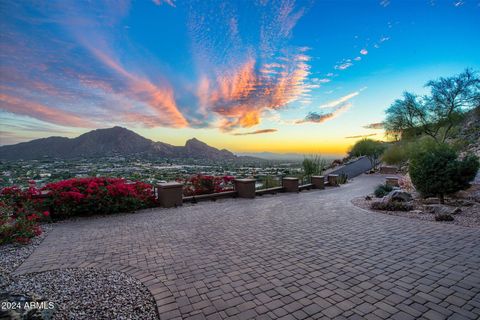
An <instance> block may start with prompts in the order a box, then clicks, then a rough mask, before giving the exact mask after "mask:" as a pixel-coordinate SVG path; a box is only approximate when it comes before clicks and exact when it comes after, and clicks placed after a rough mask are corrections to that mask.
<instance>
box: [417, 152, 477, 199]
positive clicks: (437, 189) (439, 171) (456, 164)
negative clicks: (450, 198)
mask: <svg viewBox="0 0 480 320" xmlns="http://www.w3.org/2000/svg"><path fill="white" fill-rule="evenodd" d="M478 168H479V162H478V158H477V157H476V156H473V155H469V156H467V157H465V158H464V159H462V160H459V159H458V156H457V153H456V152H455V150H453V149H452V148H451V147H449V146H448V145H446V144H437V145H433V146H429V147H428V148H425V149H423V150H419V151H418V153H416V154H414V155H412V158H411V161H410V166H409V173H410V177H411V179H412V182H413V184H414V186H415V188H416V189H417V190H418V191H419V192H420V193H421V194H422V195H423V196H425V197H428V196H438V197H439V199H440V202H441V203H444V199H445V195H447V194H451V193H454V192H457V191H459V190H464V189H466V188H468V187H469V186H470V184H469V182H470V181H472V180H473V179H474V178H475V175H476V174H477V171H478Z"/></svg>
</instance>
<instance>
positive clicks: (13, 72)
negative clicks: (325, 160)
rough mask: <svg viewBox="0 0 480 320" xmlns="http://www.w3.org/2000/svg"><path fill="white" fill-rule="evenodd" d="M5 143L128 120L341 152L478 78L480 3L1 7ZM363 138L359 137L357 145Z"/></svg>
mask: <svg viewBox="0 0 480 320" xmlns="http://www.w3.org/2000/svg"><path fill="white" fill-rule="evenodd" d="M0 8H1V11H0V14H1V19H0V20H1V22H0V26H1V30H2V34H1V35H0V48H1V50H0V54H1V57H0V125H1V128H0V144H11V143H16V142H21V141H26V140H31V139H33V138H39V137H46V136H51V135H61V136H70V137H72V136H76V135H78V134H80V133H83V132H87V131H89V130H91V129H93V128H105V127H111V126H114V125H121V126H125V127H128V128H130V129H133V130H134V131H136V132H138V133H140V134H142V135H144V136H146V137H148V138H151V139H152V140H157V141H164V142H167V143H172V144H175V145H181V144H183V143H184V142H185V140H186V139H188V138H191V137H194V136H195V137H197V138H199V139H201V140H203V141H205V142H207V143H209V144H211V145H214V146H216V147H219V148H228V149H230V150H232V151H237V152H249V151H250V152H255V151H273V152H300V153H311V152H318V153H325V154H342V153H344V152H345V151H346V150H347V148H348V146H349V145H351V144H353V143H354V142H355V139H358V138H359V137H361V136H367V135H368V136H371V137H373V138H376V139H382V138H383V131H382V130H381V129H378V128H377V129H375V128H366V126H368V125H369V124H371V123H378V122H381V121H382V119H383V117H384V110H385V109H386V108H387V107H388V106H389V104H390V103H392V102H393V100H394V99H395V98H397V97H399V96H400V95H401V94H402V92H403V91H405V90H410V91H414V92H417V93H420V94H421V93H425V89H424V88H423V85H424V84H425V82H426V81H428V80H430V79H435V78H438V77H440V76H449V75H453V74H455V73H459V72H461V71H462V70H463V69H465V68H467V67H470V68H473V69H475V70H480V58H479V56H480V55H479V54H478V53H479V52H480V37H479V36H478V34H479V32H480V19H479V17H480V1H478V0H475V1H467V0H465V1H459V0H457V1H450V0H445V1H438V0H437V1H434V0H425V1H423V0H417V1H405V0H402V1H400V0H390V1H388V0H380V1H377V0H371V1H368V0H365V1H293V0H278V1H268V0H252V1H240V0H238V1H200V0H199V1H181V0H177V1H173V0H170V1H165V0H155V1H146V0H145V1H127V0H123V1H115V2H114V1H94V2H86V1H49V2H41V1H2V2H1V4H0ZM352 137H354V138H352Z"/></svg>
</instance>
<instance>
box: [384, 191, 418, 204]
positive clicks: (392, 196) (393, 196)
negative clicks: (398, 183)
mask: <svg viewBox="0 0 480 320" xmlns="http://www.w3.org/2000/svg"><path fill="white" fill-rule="evenodd" d="M412 200H413V198H412V195H411V194H410V193H408V192H406V191H402V190H393V191H391V192H390V193H389V194H387V195H386V196H385V197H383V200H382V202H392V201H398V202H410V201H412Z"/></svg>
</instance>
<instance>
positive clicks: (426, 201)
mask: <svg viewBox="0 0 480 320" xmlns="http://www.w3.org/2000/svg"><path fill="white" fill-rule="evenodd" d="M422 202H423V203H424V204H439V203H440V200H439V199H438V198H426V199H423V201H422Z"/></svg>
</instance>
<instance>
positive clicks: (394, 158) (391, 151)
mask: <svg viewBox="0 0 480 320" xmlns="http://www.w3.org/2000/svg"><path fill="white" fill-rule="evenodd" d="M408 146H409V144H408V143H400V142H398V143H395V144H392V145H390V146H389V147H388V148H387V150H385V152H384V153H383V154H382V161H383V162H385V163H386V164H390V165H402V164H404V163H406V162H407V161H408V158H409V150H408Z"/></svg>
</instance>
